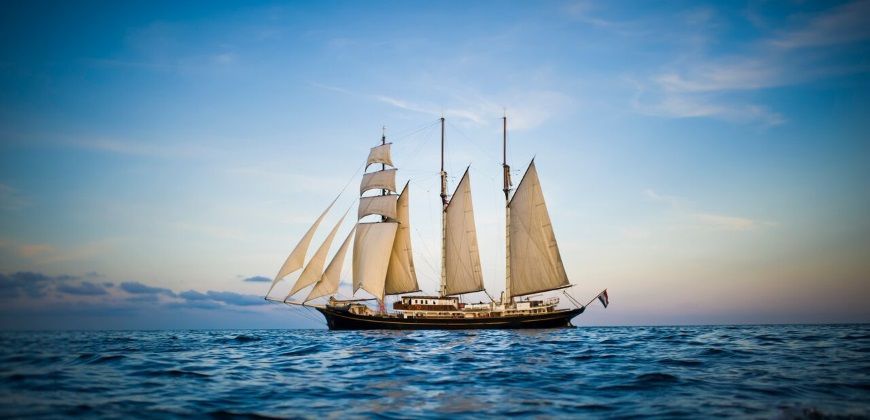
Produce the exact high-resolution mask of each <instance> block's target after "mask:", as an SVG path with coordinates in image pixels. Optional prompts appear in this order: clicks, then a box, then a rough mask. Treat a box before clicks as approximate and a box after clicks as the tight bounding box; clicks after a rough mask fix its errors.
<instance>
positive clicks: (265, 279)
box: [242, 276, 272, 283]
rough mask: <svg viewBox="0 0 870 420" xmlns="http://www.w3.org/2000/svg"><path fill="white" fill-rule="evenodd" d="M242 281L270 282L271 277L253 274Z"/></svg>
mask: <svg viewBox="0 0 870 420" xmlns="http://www.w3.org/2000/svg"><path fill="white" fill-rule="evenodd" d="M242 281H245V282H249V283H271V282H272V279H270V278H268V277H265V276H253V277H248V278H246V279H244V280H242Z"/></svg>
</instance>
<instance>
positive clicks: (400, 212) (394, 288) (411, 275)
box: [384, 184, 420, 295]
mask: <svg viewBox="0 0 870 420" xmlns="http://www.w3.org/2000/svg"><path fill="white" fill-rule="evenodd" d="M409 194H410V193H409V191H408V184H405V188H403V189H402V194H400V195H399V200H398V202H397V203H396V207H397V209H396V221H397V222H399V228H398V230H397V231H396V239H395V240H394V241H393V252H392V253H391V254H390V265H389V267H388V268H387V280H386V284H385V285H384V293H385V294H387V295H396V294H400V293H410V292H417V291H419V290H420V287H419V286H418V285H417V272H416V271H415V270H414V255H413V253H412V252H411V216H410V211H409V209H408V197H409Z"/></svg>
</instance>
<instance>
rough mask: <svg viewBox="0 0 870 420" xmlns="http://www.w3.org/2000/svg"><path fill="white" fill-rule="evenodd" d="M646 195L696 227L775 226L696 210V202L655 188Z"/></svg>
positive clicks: (744, 228) (738, 229) (729, 229)
mask: <svg viewBox="0 0 870 420" xmlns="http://www.w3.org/2000/svg"><path fill="white" fill-rule="evenodd" d="M643 194H644V196H645V197H646V198H647V199H649V200H651V201H654V202H658V203H663V204H666V205H667V206H668V207H670V208H671V210H672V211H673V212H674V213H676V214H678V215H679V216H681V217H683V218H684V219H686V220H688V221H689V222H690V223H692V224H694V225H695V226H696V227H700V228H704V229H711V230H726V231H750V230H757V229H760V228H763V227H769V226H773V225H774V224H773V223H771V222H766V221H762V220H755V219H750V218H746V217H739V216H730V215H724V214H716V213H709V212H702V211H698V210H696V209H695V208H694V207H695V206H694V204H693V203H692V202H691V201H690V200H688V199H685V198H682V197H677V196H672V195H666V194H660V193H658V192H656V191H655V190H653V189H650V188H648V189H646V190H644V191H643Z"/></svg>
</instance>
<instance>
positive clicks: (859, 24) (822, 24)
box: [769, 0, 870, 49]
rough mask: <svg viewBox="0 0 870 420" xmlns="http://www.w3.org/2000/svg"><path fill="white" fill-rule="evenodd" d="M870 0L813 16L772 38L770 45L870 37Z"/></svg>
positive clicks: (816, 43) (807, 44)
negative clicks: (799, 25)
mask: <svg viewBox="0 0 870 420" xmlns="http://www.w3.org/2000/svg"><path fill="white" fill-rule="evenodd" d="M868 17H870V1H865V0H860V1H855V2H852V3H846V4H843V5H841V6H838V7H835V8H833V9H831V10H830V11H828V12H827V13H823V14H821V15H818V16H814V17H812V18H810V19H809V20H808V21H807V22H806V23H805V24H804V25H801V27H800V28H797V29H794V30H791V31H787V32H784V33H782V34H781V35H779V36H777V37H775V38H774V39H771V40H770V41H769V44H770V45H773V46H776V47H780V48H786V49H795V48H807V47H823V46H827V45H835V44H845V43H850V42H855V41H861V40H865V39H868V38H870V23H868Z"/></svg>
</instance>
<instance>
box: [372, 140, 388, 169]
mask: <svg viewBox="0 0 870 420" xmlns="http://www.w3.org/2000/svg"><path fill="white" fill-rule="evenodd" d="M390 145H391V143H387V144H382V145H380V146H375V147H372V149H371V150H370V151H369V158H368V159H366V168H368V167H369V165H371V164H373V163H383V164H387V165H390V166H393V157H392V156H391V155H390Z"/></svg>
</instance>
